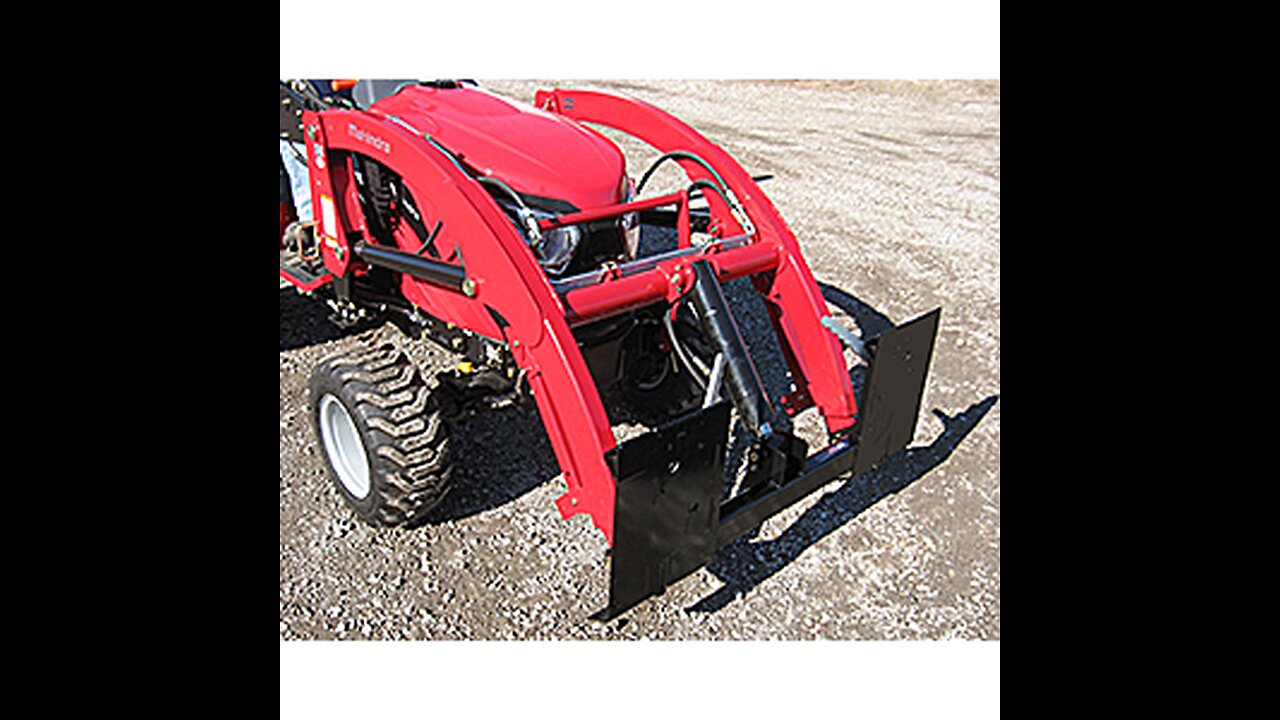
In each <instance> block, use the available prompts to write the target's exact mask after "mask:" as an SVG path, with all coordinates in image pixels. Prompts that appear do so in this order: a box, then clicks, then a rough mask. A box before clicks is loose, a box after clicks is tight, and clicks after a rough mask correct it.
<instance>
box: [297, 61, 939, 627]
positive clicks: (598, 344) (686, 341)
mask: <svg viewBox="0 0 1280 720" xmlns="http://www.w3.org/2000/svg"><path fill="white" fill-rule="evenodd" d="M281 90H282V101H283V102H287V103H288V107H289V108H291V109H292V110H293V111H294V112H292V113H286V112H282V118H284V117H286V116H287V117H290V118H294V119H295V120H296V122H295V120H291V121H290V126H289V127H284V128H283V129H284V130H285V131H286V132H287V133H290V134H292V136H293V137H294V138H295V139H296V140H298V141H300V143H305V153H299V160H304V161H305V163H306V168H307V182H308V186H309V189H310V202H311V207H312V208H313V211H314V217H315V219H314V221H313V222H310V223H306V224H297V223H293V224H291V225H289V227H288V230H287V232H286V225H287V224H289V221H290V220H292V209H291V206H290V204H289V203H288V202H287V201H286V198H285V195H286V193H285V192H284V185H283V177H282V202H281V235H282V240H281V258H280V275H281V277H282V278H284V279H285V280H287V281H288V282H289V283H292V284H293V285H294V286H296V288H297V289H298V290H299V291H300V292H303V293H308V294H311V295H314V296H321V297H323V298H324V299H326V300H327V301H328V303H329V305H330V306H331V307H332V309H333V310H334V315H333V316H332V319H333V320H335V321H336V322H338V323H340V324H347V323H354V322H356V321H358V320H359V319H360V318H362V317H369V316H373V315H378V316H386V317H389V318H391V319H394V320H396V321H397V323H398V324H400V325H401V326H402V327H405V328H407V329H409V330H410V331H411V333H412V334H411V337H415V338H422V339H426V340H431V341H434V342H436V343H438V344H440V345H441V346H442V347H444V348H445V349H447V350H448V351H449V352H451V353H454V354H456V356H457V358H458V363H457V369H456V370H454V371H452V372H449V373H440V374H437V375H436V376H434V377H428V376H426V375H425V374H424V373H423V372H421V371H420V369H419V368H418V367H416V366H415V365H414V363H413V362H412V361H411V360H410V359H409V357H408V356H407V355H406V354H405V353H404V352H402V351H401V350H400V349H398V348H397V347H394V346H392V345H386V346H381V347H371V348H368V349H366V350H362V351H358V352H355V353H353V354H348V355H343V356H339V357H336V358H330V359H328V360H327V361H325V362H323V363H321V364H320V365H319V367H317V368H316V370H315V373H314V375H313V378H312V382H311V399H310V400H311V409H312V412H313V417H314V423H315V428H316V434H317V437H318V439H319V441H320V444H321V446H322V447H323V449H324V456H325V459H326V461H327V463H328V467H329V470H330V472H331V473H332V475H333V477H334V479H335V481H336V485H337V488H338V490H339V492H340V493H341V494H342V496H343V497H344V498H345V499H346V501H347V502H348V503H349V504H350V506H351V507H352V508H353V509H354V510H355V511H356V513H358V514H359V516H360V517H361V518H363V519H364V520H366V521H368V522H370V523H373V524H376V525H397V524H403V523H409V522H415V521H420V520H422V519H423V518H424V517H426V516H427V514H428V513H429V512H430V511H431V510H432V509H433V508H434V507H436V506H437V505H438V504H439V502H440V501H441V500H442V499H443V497H444V495H445V493H446V492H447V491H448V488H449V482H450V469H451V468H452V467H453V466H454V465H455V464H456V463H461V462H465V461H466V458H462V457H454V456H453V454H451V452H450V443H449V433H450V427H451V420H452V418H453V417H455V416H456V414H457V413H459V412H460V411H461V410H462V409H463V408H464V407H465V406H466V405H467V403H469V402H471V401H472V400H474V399H475V398H479V397H484V396H488V395H494V394H503V393H513V394H515V395H517V396H520V397H525V398H528V397H530V396H531V397H532V400H533V402H536V404H537V408H538V411H539V414H540V416H541V418H542V421H543V423H544V425H545V427H546V432H547V436H548V438H549V439H550V442H551V446H552V448H553V449H554V451H555V456H556V459H557V460H558V462H559V466H560V469H561V470H562V472H563V474H564V482H565V484H566V485H567V486H568V492H566V493H565V494H564V495H563V496H562V497H561V498H560V499H559V500H558V501H557V506H558V508H559V510H560V512H561V514H562V515H563V516H564V517H565V518H568V517H570V516H572V515H576V514H578V513H586V514H587V515H589V516H590V517H591V520H592V522H593V523H594V524H595V526H596V527H597V528H599V529H600V531H601V532H602V533H604V536H605V538H606V540H607V542H608V543H609V545H610V548H611V551H610V552H611V558H612V562H611V568H610V572H611V579H610V599H609V604H608V607H606V608H605V609H604V610H602V611H601V612H600V613H599V614H598V615H597V617H599V618H602V619H607V618H611V617H614V616H616V615H617V614H619V613H621V612H623V611H625V610H627V609H628V608H630V607H632V606H634V605H635V604H636V603H638V602H640V601H641V600H643V599H645V598H647V597H649V596H651V595H655V594H659V593H661V592H663V590H664V589H665V588H666V587H667V586H669V585H670V584H672V583H674V582H676V581H677V580H679V579H680V578H682V577H684V576H686V575H688V574H689V573H691V572H693V571H694V570H696V569H697V568H699V567H701V566H703V565H705V564H706V563H708V562H710V561H711V559H712V558H713V557H714V555H715V553H716V551H717V549H718V548H720V547H722V546H724V545H726V544H727V543H729V542H731V541H732V540H733V539H734V538H736V537H738V536H739V535H742V534H743V533H744V532H746V531H748V530H750V529H752V528H754V527H755V526H757V525H759V523H761V522H762V521H763V520H764V519H765V518H767V517H769V516H770V515H773V514H774V513H776V512H778V511H779V510H781V509H783V508H785V507H787V506H789V505H791V504H792V503H794V502H796V501H797V500H799V499H800V498H802V497H804V496H805V495H807V494H809V493H811V492H813V491H814V490H815V489H817V488H818V487H820V486H822V485H823V484H825V483H827V482H829V481H831V480H834V479H836V478H838V477H842V476H846V475H849V474H850V473H853V474H857V473H860V472H863V471H865V470H867V469H869V468H871V467H873V466H875V465H876V464H878V463H879V462H881V461H882V460H883V459H884V458H886V457H887V456H888V455H890V454H892V453H894V452H896V451H898V450H900V449H902V448H903V447H905V445H906V444H907V443H908V442H909V441H910V440H911V437H912V435H913V434H914V431H915V422H916V417H917V414H918V412H919V405H920V399H921V396H922V393H923V388H924V380H925V375H926V373H927V369H928V365H929V360H930V356H931V354H932V350H933V342H934V337H935V335H936V332H937V324H938V316H939V311H938V310H934V311H932V312H930V313H928V314H925V315H923V316H921V317H919V318H917V319H915V320H913V321H911V322H908V323H906V324H903V325H901V326H899V327H896V328H894V329H892V330H889V331H888V332H886V333H884V334H883V335H880V336H879V337H876V338H873V339H869V340H867V341H865V342H864V341H863V340H862V339H860V338H858V337H855V336H854V335H853V334H852V333H850V332H849V331H848V330H846V329H845V328H844V327H842V326H841V325H839V323H837V322H836V321H835V319H834V318H832V317H831V315H830V314H829V312H828V310H827V305H826V302H825V301H824V299H823V296H822V294H821V293H820V292H819V288H818V285H817V284H816V282H815V281H814V278H813V275H812V273H811V272H810V270H809V266H808V265H807V263H806V262H805V259H804V257H803V256H802V255H801V252H800V245H799V243H798V242H797V241H796V238H795V236H794V235H793V234H792V233H791V230H790V229H789V228H788V227H787V225H786V223H785V222H784V221H783V220H782V217H781V216H780V215H779V214H778V211H777V210H776V209H775V208H774V206H773V204H772V203H771V202H770V201H769V199H768V198H767V197H766V196H765V194H764V193H763V192H761V190H760V187H759V186H758V184H757V180H756V179H753V178H752V176H751V175H749V174H748V173H747V172H746V171H745V170H743V169H742V167H740V166H739V165H738V163H737V162H736V161H735V160H734V159H733V158H732V157H730V156H729V154H728V153H726V152H725V151H724V150H723V149H721V148H720V147H718V146H716V145H715V144H713V143H711V142H710V141H708V140H707V139H706V138H704V137H703V136H702V135H700V134H699V133H698V132H697V131H696V130H694V129H693V128H691V127H689V126H688V125H686V124H685V123H683V122H681V121H680V120H678V119H676V118H675V117H673V116H671V115H670V114H668V113H666V112H664V111H662V110H660V109H659V108H657V107H654V106H653V105H650V104H648V103H645V102H640V101H637V100H632V99H628V98H625V97H620V96H616V95H611V94H605V93H601V92H593V91H587V90H566V89H555V90H541V91H538V92H537V93H536V96H535V98H534V102H533V105H531V106H530V105H524V104H520V103H515V102H512V101H509V100H507V99H504V98H502V97H499V96H497V95H495V94H492V93H489V92H486V91H485V90H483V89H481V88H479V87H477V86H476V85H475V84H474V83H472V82H469V81H433V82H418V81H413V82H405V83H395V84H394V85H391V86H388V85H387V84H386V83H385V82H369V81H361V82H360V83H356V84H355V86H354V88H353V89H352V93H351V97H350V99H348V98H341V97H339V98H337V99H335V98H333V97H329V98H325V97H321V96H319V95H317V94H315V93H313V92H311V91H310V88H309V87H308V86H306V85H302V84H294V85H289V84H286V83H281ZM585 123H592V124H598V125H602V126H606V127H609V128H614V129H616V130H618V131H621V132H623V133H626V134H628V135H631V136H634V137H635V138H638V139H639V140H641V141H644V142H645V143H647V144H648V145H650V146H652V147H653V148H655V149H656V150H657V151H658V152H659V153H660V157H659V159H658V160H657V161H656V162H655V163H654V165H653V166H652V167H650V168H649V170H648V171H647V172H646V173H644V174H643V175H642V176H641V177H640V179H639V181H638V182H635V181H633V179H632V178H629V177H628V175H627V171H626V161H625V158H624V156H623V153H622V151H621V150H620V149H619V147H618V146H617V145H616V144H615V143H614V142H613V141H612V140H610V139H608V138H607V137H606V136H605V135H603V134H602V133H600V132H598V131H597V130H595V129H593V128H592V127H590V126H588V125H587V124H585ZM665 162H672V163H675V164H676V165H678V166H679V168H680V169H682V170H683V172H684V173H685V174H686V175H687V178H688V185H687V187H686V188H684V189H679V190H677V191H675V192H670V193H666V194H660V195H656V196H652V197H643V196H642V194H643V191H644V188H645V186H646V184H647V182H648V180H649V179H650V177H651V176H652V174H653V172H654V170H655V169H656V168H657V167H658V166H659V165H662V164H663V163H665ZM282 176H283V173H282ZM695 201H697V202H699V206H693V207H691V205H692V203H694V202H695ZM650 225H651V226H662V227H664V228H667V230H666V231H665V234H666V236H668V237H671V236H674V239H673V241H672V242H670V243H669V244H668V246H666V247H661V248H658V249H656V250H655V249H653V248H646V247H645V246H644V245H643V244H642V243H641V242H640V230H641V227H642V226H650ZM672 230H674V232H672ZM743 277H749V278H750V283H751V285H752V286H753V287H754V289H755V291H757V292H758V294H759V296H760V298H761V299H762V300H763V303H764V307H765V308H767V311H768V316H769V320H770V321H771V322H772V327H773V330H774V331H775V333H776V335H777V339H778V343H779V347H780V348H781V351H782V356H783V358H784V360H785V362H786V365H787V369H788V370H789V372H790V381H791V390H790V392H788V393H786V394H785V395H783V396H782V397H777V398H771V397H769V396H768V394H767V393H766V391H765V389H764V387H763V384H762V383H761V381H760V378H759V376H758V374H757V372H756V368H755V365H754V364H753V361H752V358H751V356H750V355H749V354H748V352H747V350H746V347H745V345H744V342H743V340H742V337H741V335H740V333H739V330H738V326H737V323H736V321H735V319H734V312H733V309H732V308H731V307H730V305H729V303H728V302H727V301H726V298H725V294H724V292H723V290H722V285H723V284H724V283H726V282H728V281H730V280H733V279H735V278H743ZM842 343H844V345H846V346H848V347H849V348H850V349H851V350H852V351H853V352H854V353H855V354H856V355H857V356H859V357H860V358H862V359H863V360H865V361H866V362H867V364H868V366H869V367H868V374H867V376H866V382H865V385H864V389H863V392H862V393H861V402H859V401H858V399H857V398H855V394H854V388H853V385H852V383H851V380H850V373H849V369H848V368H847V367H846V364H845V358H844V354H843V350H842ZM615 389H617V390H621V391H622V395H623V397H625V398H627V399H628V401H630V402H634V403H635V404H636V405H637V406H642V407H644V408H645V409H647V410H649V411H653V412H658V413H662V414H663V417H665V418H666V421H665V422H664V423H662V424H660V425H659V426H658V427H657V429H654V430H652V431H650V432H648V433H646V434H644V435H641V436H639V437H636V438H634V439H631V440H628V441H626V442H623V443H618V442H617V441H616V440H615V437H614V433H613V429H612V426H611V422H610V419H609V416H608V415H607V414H606V410H605V405H604V404H603V402H602V400H601V392H602V391H604V390H615ZM810 407H816V408H817V411H818V412H819V413H820V414H821V417H822V419H823V421H824V423H825V425H826V430H827V433H828V444H826V445H825V447H821V448H818V449H816V450H815V451H813V452H811V451H810V448H809V447H808V446H807V444H806V443H805V441H804V440H802V439H801V438H799V437H797V436H795V435H793V434H792V433H790V432H788V431H786V430H784V429H783V428H782V427H781V426H780V423H779V422H778V419H779V416H778V413H780V412H781V413H786V414H788V415H794V414H796V413H798V412H800V411H802V410H805V409H806V408H810ZM731 417H736V418H737V419H738V421H739V422H740V423H741V427H742V428H744V429H745V432H746V433H747V434H748V436H749V442H750V450H749V452H748V453H747V458H748V460H747V461H746V462H747V467H746V468H745V470H744V474H743V475H742V480H741V483H740V486H739V488H738V491H737V492H736V494H734V495H733V496H732V497H728V498H725V497H722V495H724V488H725V481H724V479H725V472H726V468H725V457H726V450H727V447H728V438H729V428H730V420H731Z"/></svg>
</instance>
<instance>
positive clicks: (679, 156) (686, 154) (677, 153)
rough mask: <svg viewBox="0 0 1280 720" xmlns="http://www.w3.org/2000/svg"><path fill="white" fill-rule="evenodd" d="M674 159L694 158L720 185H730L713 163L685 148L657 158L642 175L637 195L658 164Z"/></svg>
mask: <svg viewBox="0 0 1280 720" xmlns="http://www.w3.org/2000/svg"><path fill="white" fill-rule="evenodd" d="M672 159H674V160H692V161H693V162H696V163H698V164H699V165H701V166H702V168H703V169H704V170H706V171H707V172H709V173H711V176H712V177H714V178H715V179H716V182H718V183H720V187H722V188H727V187H728V185H726V184H725V182H724V178H722V177H720V173H718V172H716V169H715V168H713V167H711V163H709V162H707V161H706V160H703V159H702V158H700V157H698V156H697V155H694V154H693V153H691V152H687V151H685V150H672V151H671V152H669V153H666V154H665V155H663V156H662V157H660V158H658V159H657V160H655V161H654V163H653V164H652V165H650V166H649V169H648V170H646V171H645V172H644V175H642V176H641V177H640V182H639V184H637V185H636V197H639V196H640V192H641V191H642V190H644V186H645V183H647V182H649V178H650V177H651V176H652V175H653V173H654V171H655V170H657V169H658V166H659V165H661V164H662V163H664V162H666V161H667V160H672Z"/></svg>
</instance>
